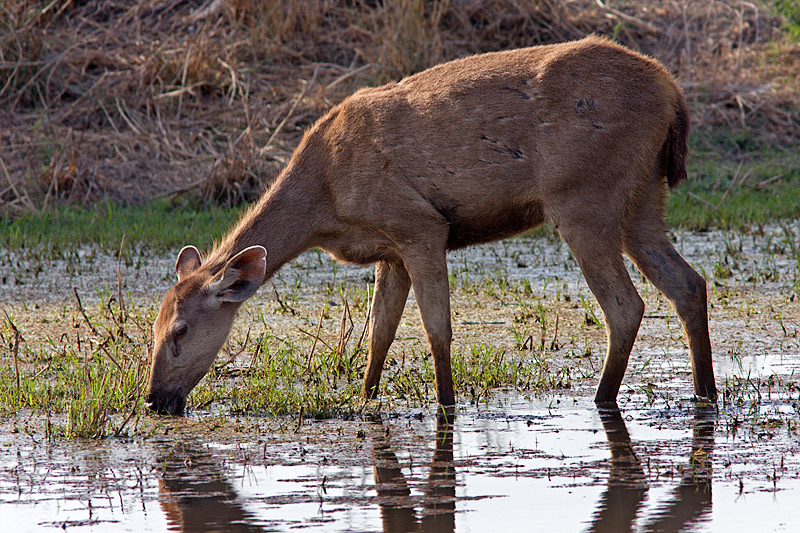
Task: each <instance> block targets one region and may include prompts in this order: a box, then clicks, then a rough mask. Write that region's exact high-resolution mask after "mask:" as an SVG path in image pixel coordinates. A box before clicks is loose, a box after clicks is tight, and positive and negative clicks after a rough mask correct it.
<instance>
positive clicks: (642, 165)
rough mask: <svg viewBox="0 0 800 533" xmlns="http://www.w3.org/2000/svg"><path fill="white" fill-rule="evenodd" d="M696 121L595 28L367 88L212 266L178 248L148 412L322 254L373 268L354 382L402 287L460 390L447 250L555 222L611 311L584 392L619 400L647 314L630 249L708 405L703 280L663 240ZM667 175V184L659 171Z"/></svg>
mask: <svg viewBox="0 0 800 533" xmlns="http://www.w3.org/2000/svg"><path fill="white" fill-rule="evenodd" d="M688 129H689V118H688V113H687V109H686V104H685V101H684V98H683V95H682V93H681V90H680V89H679V87H678V86H677V84H676V82H675V80H674V79H673V77H672V76H671V75H670V74H669V73H668V72H667V70H666V69H665V68H664V67H663V66H662V65H661V64H659V63H658V62H656V61H654V60H652V59H649V58H647V57H644V56H642V55H640V54H638V53H636V52H633V51H631V50H628V49H626V48H624V47H622V46H619V45H617V44H614V43H612V42H610V41H609V40H607V39H605V38H602V37H596V36H592V37H588V38H585V39H583V40H580V41H575V42H569V43H564V44H556V45H550V46H537V47H532V48H525V49H520V50H511V51H504V52H496V53H489V54H483V55H476V56H472V57H467V58H464V59H459V60H456V61H452V62H449V63H445V64H442V65H438V66H436V67H433V68H431V69H428V70H426V71H424V72H421V73H419V74H416V75H413V76H410V77H408V78H405V79H403V80H401V81H399V82H397V83H389V84H388V85H384V86H382V87H377V88H368V89H362V90H359V91H358V92H356V93H355V94H353V95H352V96H350V97H349V98H347V99H345V100H344V101H343V102H342V103H341V104H339V105H337V106H335V107H334V108H333V109H331V110H330V111H329V112H328V113H327V114H326V115H325V116H323V117H322V118H321V119H320V120H319V121H317V123H316V124H314V125H313V126H312V127H311V129H310V130H309V131H308V132H306V134H305V136H304V137H303V139H302V141H301V142H300V145H299V146H298V147H297V149H296V150H295V152H294V154H293V155H292V158H291V160H290V161H289V163H288V165H287V166H286V168H285V169H284V170H283V171H282V172H281V174H280V175H279V177H278V178H277V179H276V180H275V182H274V184H273V185H272V186H271V187H270V188H269V190H268V191H266V192H265V193H264V195H263V196H262V197H261V199H260V200H259V201H258V202H257V203H256V204H255V205H254V206H252V208H251V209H250V210H249V212H248V213H247V214H245V215H244V216H243V217H242V218H241V220H240V221H239V222H238V224H237V225H236V227H235V228H234V229H233V231H232V232H230V233H229V234H228V235H227V237H225V238H224V239H223V240H222V242H220V243H219V244H218V245H217V246H216V247H215V248H214V249H213V251H211V253H210V254H209V255H208V257H207V259H205V261H203V260H201V257H200V253H199V252H198V251H197V249H196V248H194V247H191V246H187V247H185V248H183V249H182V250H181V251H180V253H179V254H178V259H177V262H176V264H175V270H176V272H177V275H178V283H177V284H176V285H175V286H174V287H173V288H172V289H171V290H170V291H169V292H168V293H167V295H166V297H165V298H164V302H163V303H162V304H161V309H160V311H159V314H158V318H157V319H156V321H155V324H154V327H153V329H154V338H155V341H154V342H155V346H154V355H153V362H152V371H151V374H150V383H149V391H148V395H147V402H148V405H149V406H150V407H151V408H152V409H154V410H156V411H158V412H167V413H180V412H182V410H183V408H184V405H185V402H186V395H187V394H188V393H189V391H190V390H192V388H193V387H194V386H195V385H196V384H197V382H198V381H199V380H200V379H201V378H202V377H203V375H205V373H206V372H207V371H208V369H209V368H210V367H211V364H212V362H213V361H214V358H215V357H216V355H217V352H218V351H219V349H220V348H221V347H222V345H223V343H224V342H225V340H226V338H227V336H228V333H229V331H230V328H231V324H232V322H233V319H234V315H235V314H236V311H237V309H238V308H239V306H240V305H241V304H242V302H244V301H245V300H246V299H248V298H250V297H251V296H252V295H253V294H255V292H256V291H257V290H258V288H259V287H260V286H261V285H262V284H263V283H264V282H265V281H266V280H268V279H269V278H270V277H271V276H272V275H273V274H274V273H275V271H277V270H278V269H279V268H280V267H281V266H282V265H284V264H285V263H286V262H288V261H290V260H291V259H293V258H295V257H296V256H298V255H299V254H300V253H302V252H304V251H306V250H308V249H311V248H320V249H322V250H324V251H326V252H328V253H330V255H331V256H333V257H334V258H335V259H336V260H339V261H347V262H351V263H358V264H365V263H375V264H376V268H375V294H374V299H373V302H372V312H371V315H370V317H369V333H370V339H369V360H368V363H367V369H366V375H365V377H364V386H363V393H364V395H365V396H367V397H370V398H371V397H375V396H376V394H377V393H378V382H379V380H380V376H381V371H382V368H383V363H384V360H385V359H386V354H387V352H388V349H389V346H390V345H391V343H392V340H393V339H394V336H395V331H396V329H397V326H398V323H399V321H400V317H401V314H402V312H403V308H404V306H405V303H406V299H407V296H408V291H409V288H410V287H411V286H412V285H413V286H414V294H415V297H416V301H417V305H418V306H419V313H420V316H421V318H422V324H423V327H424V329H425V333H426V335H427V337H428V343H429V347H430V351H431V353H432V354H433V361H434V370H435V380H436V397H437V399H438V401H439V403H441V404H443V405H450V404H453V403H454V402H455V396H454V391H453V379H452V373H451V368H450V341H451V335H452V333H451V324H450V299H449V296H450V295H449V286H448V277H447V263H446V260H445V256H446V253H447V250H450V249H454V248H460V247H464V246H468V245H472V244H477V243H482V242H488V241H492V240H496V239H502V238H505V237H508V236H511V235H514V234H516V233H519V232H522V231H525V230H527V229H529V228H532V227H534V226H536V225H538V224H540V223H542V222H545V221H547V222H549V223H551V224H552V225H553V226H554V227H555V228H557V230H558V232H559V234H560V235H561V237H562V238H563V239H564V241H566V243H567V245H568V246H569V248H570V250H571V251H572V253H573V255H574V256H575V258H576V259H577V261H578V264H579V265H580V268H581V270H582V271H583V274H584V276H585V278H586V281H587V283H588V284H589V287H590V289H591V290H592V292H593V293H594V295H595V297H596V298H597V300H598V302H599V303H600V307H601V308H602V310H603V316H604V318H605V323H606V329H607V341H608V351H607V354H606V359H605V364H604V366H603V373H602V376H601V378H600V383H599V385H598V388H597V393H596V397H595V401H596V402H613V401H615V400H616V397H617V393H618V391H619V388H620V384H621V381H622V377H623V374H624V373H625V368H626V367H627V363H628V356H629V355H630V352H631V348H632V346H633V342H634V339H635V338H636V334H637V331H638V329H639V324H640V322H641V320H642V315H643V312H644V304H643V302H642V299H641V298H640V297H639V295H638V294H637V292H636V289H635V288H634V286H633V283H632V282H631V279H630V277H629V276H628V272H627V270H626V268H625V264H624V262H623V259H622V254H623V253H624V254H626V255H627V256H628V257H629V258H630V259H631V260H632V261H633V262H634V263H635V264H636V265H637V266H638V268H639V269H640V270H641V271H642V272H643V273H644V275H645V276H646V277H647V278H648V279H649V280H650V281H651V282H652V283H653V284H654V285H655V286H656V287H657V288H658V289H659V290H660V291H661V292H662V293H664V295H665V296H666V297H667V298H668V299H669V301H670V302H671V303H672V305H673V307H674V308H675V310H676V312H677V314H678V317H679V318H680V320H681V322H682V324H683V327H684V330H685V331H686V334H687V335H688V337H689V350H690V352H691V361H692V369H693V374H694V391H695V393H696V394H697V395H698V396H702V397H708V398H714V397H715V396H716V386H715V384H714V373H713V369H712V362H711V344H710V342H709V335H708V317H707V308H706V283H705V280H704V279H703V278H702V277H701V276H700V275H698V274H697V273H696V272H695V271H694V270H692V268H691V267H690V266H689V265H688V264H687V263H686V262H685V261H684V260H683V258H682V257H681V256H680V255H679V254H678V253H677V252H676V251H675V248H674V247H673V246H672V244H671V243H670V241H669V239H668V238H667V236H666V225H665V223H664V218H663V211H664V198H665V191H666V189H667V184H668V185H669V186H670V187H674V186H675V185H677V184H678V183H680V182H681V181H682V180H684V179H686V168H685V157H686V151H687V146H686V139H687V135H688ZM665 176H666V180H665V179H664V178H665Z"/></svg>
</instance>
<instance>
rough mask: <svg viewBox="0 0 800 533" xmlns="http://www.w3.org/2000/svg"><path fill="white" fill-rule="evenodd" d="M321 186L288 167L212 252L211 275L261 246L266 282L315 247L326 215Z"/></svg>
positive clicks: (210, 260) (316, 181) (209, 266)
mask: <svg viewBox="0 0 800 533" xmlns="http://www.w3.org/2000/svg"><path fill="white" fill-rule="evenodd" d="M321 183H322V178H321V177H319V178H318V179H317V177H316V176H312V177H310V178H309V177H308V176H301V173H300V172H299V171H298V170H296V169H290V168H287V169H286V170H285V171H284V172H283V173H282V174H281V176H280V177H279V178H278V179H277V180H276V181H275V183H274V184H273V186H272V188H271V189H270V190H269V191H268V192H267V193H266V194H264V195H263V196H262V197H261V199H260V200H259V201H258V202H257V203H256V204H254V205H253V206H252V207H251V208H250V209H249V210H248V211H247V212H246V213H245V214H244V215H243V216H242V218H241V219H240V220H239V222H238V223H237V224H236V226H235V228H234V229H233V231H231V232H230V233H229V234H228V235H227V236H226V237H225V238H224V239H223V240H222V242H220V243H219V244H218V245H217V246H216V248H215V249H214V251H213V252H211V254H210V255H209V258H208V261H207V264H208V268H209V269H210V270H211V272H212V274H213V273H216V272H218V271H219V270H221V269H222V268H223V267H224V266H225V263H227V261H228V260H229V259H230V258H231V257H233V256H234V255H236V254H237V253H239V252H240V251H242V250H244V249H246V248H249V247H250V246H255V245H261V246H263V247H264V248H265V249H266V250H267V268H266V273H265V275H264V282H266V281H267V280H268V279H270V278H271V277H272V275H273V274H274V273H275V272H276V271H277V270H278V269H279V268H281V267H282V266H283V265H284V264H286V263H288V262H289V261H291V260H292V259H294V258H295V257H297V256H298V255H300V254H301V253H303V252H305V251H306V250H308V249H310V248H313V247H314V246H316V245H317V241H318V236H319V235H320V233H321V232H320V228H321V227H324V220H323V219H324V217H325V215H326V212H325V211H326V210H325V207H324V206H325V205H326V204H325V202H324V201H323V199H324V190H323V187H322V186H321Z"/></svg>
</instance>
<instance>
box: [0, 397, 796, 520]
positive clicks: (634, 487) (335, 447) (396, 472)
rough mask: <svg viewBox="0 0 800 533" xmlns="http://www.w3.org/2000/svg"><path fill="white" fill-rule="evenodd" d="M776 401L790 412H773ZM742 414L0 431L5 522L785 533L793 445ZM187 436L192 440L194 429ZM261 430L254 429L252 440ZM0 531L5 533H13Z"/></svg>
mask: <svg viewBox="0 0 800 533" xmlns="http://www.w3.org/2000/svg"><path fill="white" fill-rule="evenodd" d="M776 405H785V401H781V402H776ZM741 414H742V413H738V412H736V411H735V409H732V408H727V410H726V408H722V409H717V407H716V406H712V405H701V404H699V405H695V404H693V403H692V402H690V401H683V402H677V404H673V405H670V406H666V405H648V404H646V403H645V401H644V400H634V401H631V402H629V403H628V404H627V405H625V406H623V407H622V408H621V409H597V408H596V407H595V406H594V404H593V403H592V402H590V401H588V400H581V399H572V398H568V397H551V398H547V399H532V400H522V399H516V400H514V401H513V402H512V401H510V400H506V401H502V400H496V401H495V402H493V403H492V404H491V405H490V406H486V405H483V406H481V407H478V408H476V407H474V406H472V407H461V408H459V410H458V412H457V414H456V415H455V417H454V419H453V418H452V417H450V418H448V417H445V416H438V417H436V416H433V415H430V414H429V413H425V412H418V413H415V414H414V415H408V414H404V415H385V416H384V417H383V419H382V420H357V421H342V420H327V421H305V422H304V423H303V425H302V426H301V427H300V428H299V430H298V431H297V432H296V433H295V432H294V431H293V429H284V430H276V429H275V428H272V429H270V428H269V427H268V426H269V423H268V422H266V421H265V422H264V424H263V427H262V428H261V430H260V431H257V432H253V431H250V432H249V433H248V434H249V435H250V437H248V436H246V435H247V434H243V435H242V436H240V437H237V436H236V435H235V434H231V433H229V432H228V433H225V434H221V435H220V436H219V437H218V439H217V440H213V441H212V440H210V439H208V438H206V439H205V440H200V438H199V437H198V434H202V433H204V432H203V431H199V430H198V429H199V428H201V427H202V426H203V425H204V424H205V421H207V419H208V418H209V417H212V416H213V415H211V414H207V413H201V414H194V415H191V416H190V417H188V418H187V419H183V420H181V419H177V420H169V419H167V420H166V421H165V425H166V426H169V425H171V424H172V425H174V426H175V431H176V432H177V433H176V434H175V435H174V436H170V435H167V436H166V437H159V438H151V439H143V440H134V441H124V440H114V439H109V440H106V441H103V442H101V443H99V444H94V443H84V444H81V443H72V444H69V443H68V444H64V443H59V444H58V445H51V444H48V443H47V442H38V443H36V442H34V441H32V440H31V438H30V437H28V436H25V435H19V434H16V435H15V434H6V435H3V436H2V437H0V440H2V446H1V447H0V448H1V449H2V452H0V523H2V524H4V525H5V526H8V525H11V524H13V525H14V530H15V531H34V530H48V529H50V530H57V529H66V530H75V531H93V530H100V529H102V530H103V531H163V530H165V529H169V530H174V531H198V532H199V531H290V530H302V531H384V532H398V531H439V532H444V531H459V532H469V531H491V530H495V529H496V528H497V527H498V525H502V527H503V529H504V530H507V531H530V530H541V531H609V532H612V531H613V532H619V531H793V530H795V528H796V527H797V526H798V524H800V518H799V517H798V514H797V504H798V503H800V454H798V451H800V450H799V449H798V448H800V445H799V444H798V439H797V436H796V435H793V434H791V433H789V432H787V430H786V429H785V428H780V429H778V430H776V431H775V432H769V431H766V432H764V433H763V434H761V435H759V434H758V433H757V432H752V431H741V432H739V433H736V432H735V431H733V430H732V429H731V425H730V424H729V420H730V419H731V417H732V416H737V415H741ZM193 430H197V431H193ZM255 435H258V436H257V437H256V436H255ZM5 526H4V530H6V529H5Z"/></svg>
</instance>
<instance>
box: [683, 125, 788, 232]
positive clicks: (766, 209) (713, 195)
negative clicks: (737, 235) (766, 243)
mask: <svg viewBox="0 0 800 533" xmlns="http://www.w3.org/2000/svg"><path fill="white" fill-rule="evenodd" d="M693 145H694V146H693V150H692V158H691V159H690V163H689V168H688V173H689V176H690V177H689V182H688V183H684V184H682V185H681V186H679V187H678V188H676V189H675V190H673V191H672V192H671V194H670V198H669V203H668V207H667V217H668V220H669V223H670V224H671V225H672V226H676V227H680V228H683V229H690V230H708V229H712V228H718V229H733V230H738V229H744V228H747V227H751V226H757V225H763V224H767V223H770V222H777V221H780V220H785V219H796V218H798V217H800V153H799V152H797V151H796V150H789V149H785V150H780V149H776V148H772V147H770V146H769V145H764V144H763V143H758V142H754V141H753V140H752V139H751V138H750V137H748V136H746V135H737V134H730V135H726V136H723V137H719V136H716V137H715V136H711V135H698V136H697V138H696V139H695V140H694V142H693ZM742 150H748V151H747V152H742ZM725 154H728V155H727V156H726V155H725Z"/></svg>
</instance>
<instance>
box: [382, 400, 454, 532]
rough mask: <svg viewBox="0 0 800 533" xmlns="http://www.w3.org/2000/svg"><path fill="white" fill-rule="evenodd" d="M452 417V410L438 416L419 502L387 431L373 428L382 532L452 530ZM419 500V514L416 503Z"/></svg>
mask: <svg viewBox="0 0 800 533" xmlns="http://www.w3.org/2000/svg"><path fill="white" fill-rule="evenodd" d="M454 416H455V415H454V414H453V412H452V411H448V412H446V413H439V415H438V416H437V419H436V448H435V450H434V452H433V459H432V461H431V467H430V473H429V474H428V483H427V485H426V487H425V489H424V496H423V497H422V498H421V501H420V499H419V498H415V497H412V496H411V490H410V488H409V486H408V482H407V480H406V478H405V476H404V475H403V472H402V469H401V467H400V462H399V461H398V459H397V455H396V454H395V452H394V451H393V450H392V446H391V442H390V439H389V435H388V430H387V429H386V428H384V426H383V425H381V424H376V426H375V427H374V428H373V432H372V433H373V434H372V459H373V465H374V473H375V488H376V490H377V492H378V505H379V506H380V511H381V519H382V522H383V531H384V533H408V532H426V533H427V532H436V533H445V532H447V533H452V532H453V531H454V530H455V509H456V501H455V496H456V487H455V469H454V468H453V420H454ZM420 503H421V505H420V507H421V508H420V512H419V513H418V512H417V509H416V507H417V505H416V504H420Z"/></svg>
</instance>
